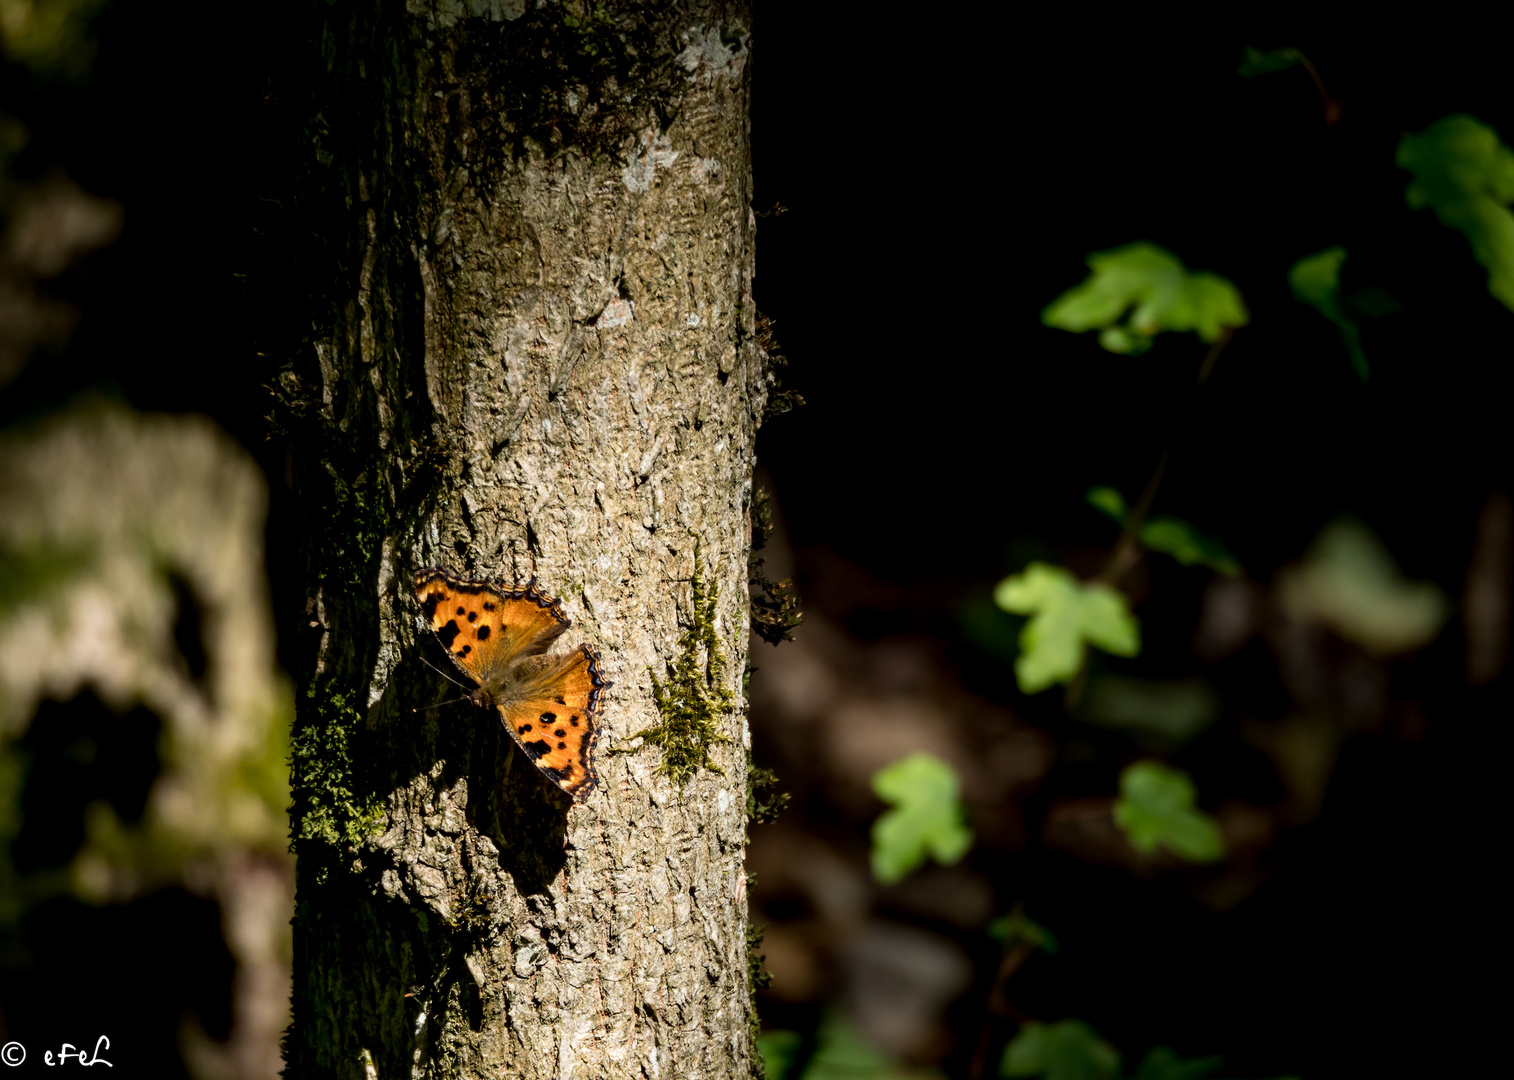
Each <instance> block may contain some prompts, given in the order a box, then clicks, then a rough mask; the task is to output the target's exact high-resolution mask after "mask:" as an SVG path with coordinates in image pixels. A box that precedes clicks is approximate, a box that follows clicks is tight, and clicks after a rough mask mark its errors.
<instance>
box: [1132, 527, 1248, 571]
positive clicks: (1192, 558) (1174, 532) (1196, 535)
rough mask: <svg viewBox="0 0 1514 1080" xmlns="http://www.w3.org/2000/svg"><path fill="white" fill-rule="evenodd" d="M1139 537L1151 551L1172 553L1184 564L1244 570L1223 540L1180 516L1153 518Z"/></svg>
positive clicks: (1214, 568)
mask: <svg viewBox="0 0 1514 1080" xmlns="http://www.w3.org/2000/svg"><path fill="white" fill-rule="evenodd" d="M1140 537H1141V543H1142V544H1144V545H1146V547H1148V548H1150V549H1151V550H1152V551H1160V552H1161V553H1162V554H1163V555H1171V556H1172V557H1173V558H1174V559H1176V560H1177V561H1178V562H1180V563H1182V564H1183V565H1184V566H1195V565H1201V566H1207V567H1209V569H1211V570H1217V571H1219V572H1220V573H1221V574H1229V575H1231V576H1234V575H1236V574H1239V573H1240V572H1241V564H1240V563H1238V562H1236V561H1235V558H1234V556H1232V555H1231V554H1230V552H1228V551H1226V550H1225V545H1224V544H1222V543H1220V542H1219V541H1218V540H1216V539H1215V538H1214V537H1212V536H1210V535H1209V534H1208V533H1202V532H1199V530H1197V529H1195V528H1194V527H1193V526H1192V525H1190V524H1188V522H1186V521H1184V520H1182V519H1181V518H1175V517H1154V518H1151V519H1149V520H1148V521H1146V523H1145V524H1143V525H1142V526H1141V531H1140Z"/></svg>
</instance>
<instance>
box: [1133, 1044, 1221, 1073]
mask: <svg viewBox="0 0 1514 1080" xmlns="http://www.w3.org/2000/svg"><path fill="white" fill-rule="evenodd" d="M1224 1061H1225V1059H1224V1058H1222V1057H1205V1058H1188V1059H1187V1060H1186V1061H1185V1060H1184V1059H1182V1058H1180V1057H1178V1055H1177V1053H1176V1052H1175V1051H1173V1050H1171V1049H1169V1048H1168V1047H1165V1046H1158V1047H1157V1048H1156V1049H1154V1050H1152V1051H1151V1053H1149V1054H1147V1055H1146V1057H1145V1058H1144V1059H1143V1060H1142V1062H1141V1067H1140V1068H1139V1069H1137V1070H1136V1071H1135V1074H1134V1075H1133V1076H1131V1078H1130V1080H1206V1077H1208V1076H1209V1074H1210V1073H1212V1072H1214V1070H1216V1069H1218V1068H1219V1067H1220V1066H1221V1065H1222V1064H1224Z"/></svg>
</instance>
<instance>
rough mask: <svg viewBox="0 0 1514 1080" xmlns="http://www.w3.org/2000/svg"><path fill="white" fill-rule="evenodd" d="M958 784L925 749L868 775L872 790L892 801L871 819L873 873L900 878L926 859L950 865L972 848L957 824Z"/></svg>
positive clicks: (968, 832) (969, 836)
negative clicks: (924, 752) (876, 818)
mask: <svg viewBox="0 0 1514 1080" xmlns="http://www.w3.org/2000/svg"><path fill="white" fill-rule="evenodd" d="M959 786H960V785H959V783H958V781H957V774H956V772H955V771H954V770H953V769H952V767H951V766H950V765H948V764H946V762H944V761H942V760H941V759H940V758H937V757H934V756H932V755H930V754H923V753H922V754H911V755H910V756H909V757H907V758H902V759H900V760H899V761H896V762H894V763H893V764H892V765H889V766H888V767H886V768H883V769H880V770H878V772H877V773H875V774H874V776H873V792H874V793H875V794H876V795H877V796H878V798H880V799H882V800H883V801H884V802H886V803H890V804H892V806H893V809H892V810H887V811H885V812H884V813H883V814H882V815H881V816H880V817H879V818H878V820H877V821H875V822H873V854H872V864H873V876H874V877H875V878H877V879H878V880H879V881H881V882H883V883H884V884H885V885H889V884H892V883H893V882H896V881H900V880H902V879H903V878H904V877H905V876H907V875H908V874H910V873H912V872H914V871H915V870H918V869H919V868H920V867H922V866H924V865H925V860H926V859H927V858H934V859H935V860H936V861H937V862H939V863H941V864H943V865H945V866H950V865H952V864H953V863H955V862H957V861H958V860H959V859H961V858H962V856H963V855H965V854H967V849H968V848H970V847H972V843H973V833H972V830H971V829H969V828H968V827H967V826H966V825H964V824H963V811H962V802H961V799H960V798H959V796H958V789H959Z"/></svg>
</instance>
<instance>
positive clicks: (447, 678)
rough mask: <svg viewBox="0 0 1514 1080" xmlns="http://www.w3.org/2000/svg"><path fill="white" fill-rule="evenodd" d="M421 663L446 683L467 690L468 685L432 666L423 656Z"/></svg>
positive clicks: (443, 703)
mask: <svg viewBox="0 0 1514 1080" xmlns="http://www.w3.org/2000/svg"><path fill="white" fill-rule="evenodd" d="M421 663H423V664H425V665H426V666H427V667H428V668H430V669H431V670H432V671H434V672H436V673H437V674H438V675H440V676H441V677H442V678H444V679H446V680H447V681H448V682H450V683H455V684H456V685H458V686H461V687H462V688H463V689H464V690H467V689H468V684H467V683H465V682H461V681H459V680H458V679H454V678H453V677H452V675H451V674H450V673H449V672H446V671H443V670H442V669H441V668H439V667H437V666H436V665H435V664H433V663H432V662H431V661H430V660H427V659H426V658H425V657H424V656H423V657H421ZM439 704H442V705H445V704H446V702H445V701H443V702H440V703H439Z"/></svg>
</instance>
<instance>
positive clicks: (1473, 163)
mask: <svg viewBox="0 0 1514 1080" xmlns="http://www.w3.org/2000/svg"><path fill="white" fill-rule="evenodd" d="M1395 160H1396V161H1397V163H1398V167H1399V168H1401V169H1407V170H1409V171H1410V172H1411V173H1413V174H1414V179H1413V180H1412V181H1410V183H1409V187H1408V188H1407V189H1406V190H1405V192H1404V198H1405V199H1406V200H1407V201H1408V203H1409V206H1410V208H1411V209H1414V210H1419V209H1421V208H1423V207H1426V206H1428V207H1430V209H1432V210H1434V211H1435V216H1436V217H1438V218H1439V219H1440V222H1441V224H1442V225H1445V226H1446V227H1447V228H1451V229H1455V230H1457V231H1458V232H1460V233H1461V234H1462V235H1464V236H1465V237H1466V238H1467V240H1468V241H1469V242H1470V243H1471V245H1472V257H1473V258H1475V259H1476V260H1477V262H1478V263H1479V265H1481V266H1482V267H1483V268H1484V269H1486V270H1487V271H1488V291H1489V292H1490V293H1492V294H1493V296H1494V297H1496V298H1497V299H1498V301H1499V302H1500V303H1502V304H1503V305H1504V306H1505V307H1508V308H1514V214H1511V213H1510V212H1509V210H1508V204H1509V203H1511V202H1514V152H1511V151H1510V150H1509V148H1508V147H1507V146H1505V145H1504V144H1503V143H1502V142H1500V141H1499V139H1498V133H1497V132H1495V131H1494V130H1493V129H1492V128H1490V127H1488V126H1487V125H1486V124H1484V123H1482V122H1481V121H1479V120H1476V119H1474V118H1473V117H1470V116H1466V115H1460V114H1458V115H1455V116H1447V117H1444V118H1442V119H1440V120H1437V121H1435V123H1433V124H1431V125H1430V126H1429V127H1427V128H1426V129H1425V130H1424V131H1422V132H1420V133H1419V134H1418V135H1405V136H1404V137H1403V139H1402V140H1400V142H1399V144H1398V153H1397V156H1396V159H1395Z"/></svg>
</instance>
